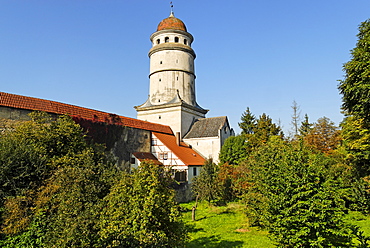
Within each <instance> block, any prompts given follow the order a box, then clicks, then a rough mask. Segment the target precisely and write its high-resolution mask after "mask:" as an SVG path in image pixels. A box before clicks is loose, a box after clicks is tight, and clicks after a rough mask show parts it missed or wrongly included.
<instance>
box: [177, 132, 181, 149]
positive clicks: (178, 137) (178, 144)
mask: <svg viewBox="0 0 370 248" xmlns="http://www.w3.org/2000/svg"><path fill="white" fill-rule="evenodd" d="M180 137H181V136H180V132H176V145H177V146H180V141H181V138H180Z"/></svg>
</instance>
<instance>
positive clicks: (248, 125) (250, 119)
mask: <svg viewBox="0 0 370 248" xmlns="http://www.w3.org/2000/svg"><path fill="white" fill-rule="evenodd" d="M238 124H239V127H240V128H241V129H242V134H252V133H253V132H254V128H255V127H256V117H255V116H254V115H253V114H252V113H251V111H250V110H249V107H248V108H247V110H246V111H244V113H243V114H242V117H241V122H239V123H238Z"/></svg>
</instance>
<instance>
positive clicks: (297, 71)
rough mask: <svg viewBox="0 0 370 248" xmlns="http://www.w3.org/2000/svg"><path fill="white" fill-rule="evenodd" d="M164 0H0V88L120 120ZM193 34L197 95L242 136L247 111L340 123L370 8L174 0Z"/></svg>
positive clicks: (136, 90)
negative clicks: (350, 66)
mask: <svg viewBox="0 0 370 248" xmlns="http://www.w3.org/2000/svg"><path fill="white" fill-rule="evenodd" d="M169 2H170V1H164V0H141V1H138V0H63V1H62V0H53V1H50V0H22V1H20V0H0V37H1V38H0V91H3V92H8V93H14V94H20V95H25V96H32V97H38V98H43V99H48V100H54V101H59V102H64V103H69V104H73V105H78V106H82V107H88V108H93V109H97V110H102V111H106V112H110V113H115V114H119V115H123V116H127V117H136V112H135V110H134V108H133V106H136V105H140V104H142V103H144V101H145V100H146V99H147V96H148V93H149V79H148V74H149V58H148V51H149V49H150V47H151V44H150V40H149V36H150V35H151V34H152V33H153V32H155V31H156V28H157V25H158V24H159V22H160V21H161V20H162V19H164V18H166V17H168V16H169V13H170V8H169ZM173 4H174V11H175V16H176V17H178V18H180V19H181V20H182V21H183V22H184V23H185V24H186V26H187V29H188V31H189V32H190V33H191V34H192V35H193V36H194V38H195V40H194V43H193V49H194V50H195V52H196V54H197V58H196V60H195V66H196V67H195V69H196V75H197V79H196V94H197V101H198V103H199V104H200V105H201V106H202V107H203V108H206V109H209V110H210V111H209V113H208V115H207V117H214V116H223V115H227V116H228V117H229V120H230V124H231V126H232V127H234V129H235V130H236V131H237V132H239V128H238V122H239V120H240V116H241V114H242V113H243V111H245V109H246V108H247V107H249V108H250V109H251V111H252V113H253V114H255V115H256V116H259V115H261V114H262V113H266V114H268V115H269V116H270V117H271V118H272V119H273V120H274V121H275V122H280V123H281V125H282V126H283V128H284V130H285V132H288V130H289V129H290V128H291V124H290V122H291V115H292V108H291V106H292V102H293V101H296V102H297V104H298V105H299V106H300V110H301V116H302V117H303V115H304V114H306V113H307V114H308V116H309V117H310V121H311V122H314V121H316V120H317V119H318V118H320V117H323V116H326V117H329V118H330V119H331V120H332V121H334V122H335V124H336V125H338V124H339V123H340V121H341V120H342V119H343V116H342V115H341V114H340V105H341V96H340V95H339V93H338V90H337V85H338V80H340V79H343V75H344V73H343V71H342V65H343V63H345V62H347V61H348V60H349V59H350V50H351V49H353V48H354V47H355V45H356V41H357V37H356V34H357V31H358V25H359V24H360V23H361V22H362V21H365V20H366V19H368V18H370V14H369V13H370V12H369V10H370V1H369V0H351V1H350V0H321V1H319V0H311V1H308V0H306V1H297V0H294V1H293V0H281V1H273V0H258V1H256V0H255V1H249V0H230V1H215V0H213V1H210V0H204V1H199V0H181V1H179V0H177V1H176V0H174V1H173Z"/></svg>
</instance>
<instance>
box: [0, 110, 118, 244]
mask: <svg viewBox="0 0 370 248" xmlns="http://www.w3.org/2000/svg"><path fill="white" fill-rule="evenodd" d="M32 117H33V121H30V122H25V123H23V124H20V125H19V126H17V127H16V128H15V129H14V130H8V131H6V132H5V133H3V135H2V136H1V138H0V150H1V152H0V153H1V155H0V158H1V160H0V161H1V166H0V170H1V171H2V174H1V187H0V188H1V192H3V194H2V197H3V198H2V199H3V201H4V204H5V205H4V206H5V208H4V212H3V216H2V217H3V223H2V233H3V234H5V235H7V236H6V238H5V239H4V241H3V242H2V243H1V245H2V246H3V247H44V246H46V247H53V246H57V247H92V246H93V245H92V244H93V243H94V242H95V241H94V240H96V239H97V236H96V231H94V228H93V226H94V225H95V222H96V217H95V214H96V213H97V209H96V205H97V203H98V202H99V200H100V199H101V198H102V197H103V196H104V195H105V194H106V193H107V192H108V189H109V180H110V179H109V175H110V176H111V175H112V174H113V173H114V170H115V168H114V167H113V165H112V163H109V162H108V160H107V159H106V157H105V155H104V154H103V152H102V151H103V149H101V148H100V147H99V146H96V145H88V144H87V143H86V142H85V140H84V135H83V133H82V129H81V127H80V126H79V125H77V124H75V123H74V122H73V121H72V119H71V118H69V117H67V116H62V117H60V118H58V119H57V120H55V121H51V120H50V118H48V116H46V115H44V114H40V113H34V114H33V115H32ZM9 148H11V149H12V150H13V152H14V153H15V154H16V155H17V156H13V155H11V153H12V151H11V150H9ZM31 155H32V156H31ZM6 156H8V159H7V158H6ZM9 158H10V159H9ZM94 233H95V234H94Z"/></svg>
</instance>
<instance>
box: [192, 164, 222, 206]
mask: <svg viewBox="0 0 370 248" xmlns="http://www.w3.org/2000/svg"><path fill="white" fill-rule="evenodd" d="M218 173H219V167H218V166H217V165H216V164H215V163H213V161H212V159H208V160H207V161H206V162H205V163H204V165H203V167H202V170H201V171H200V174H199V176H197V177H196V178H195V179H194V181H193V185H192V190H193V192H194V193H195V194H196V195H199V198H200V199H201V200H206V201H208V202H209V203H211V202H212V203H217V202H219V201H220V198H221V194H222V193H221V191H222V189H220V187H219V186H220V185H219V181H218Z"/></svg>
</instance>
